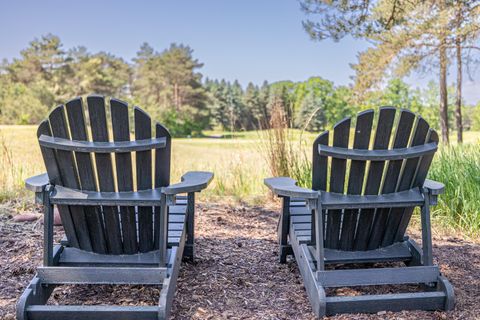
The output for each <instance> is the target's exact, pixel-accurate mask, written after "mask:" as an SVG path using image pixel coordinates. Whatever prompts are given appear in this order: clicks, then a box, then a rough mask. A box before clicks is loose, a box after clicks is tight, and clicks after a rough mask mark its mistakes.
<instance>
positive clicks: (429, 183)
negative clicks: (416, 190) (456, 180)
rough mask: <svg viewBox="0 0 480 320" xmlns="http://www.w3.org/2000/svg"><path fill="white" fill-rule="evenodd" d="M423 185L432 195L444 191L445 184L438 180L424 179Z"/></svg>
mask: <svg viewBox="0 0 480 320" xmlns="http://www.w3.org/2000/svg"><path fill="white" fill-rule="evenodd" d="M423 187H424V188H425V189H427V190H428V192H429V193H430V194H431V195H433V196H438V195H439V194H442V193H444V192H445V185H444V184H443V183H441V182H438V181H433V180H429V179H426V180H425V182H424V183H423Z"/></svg>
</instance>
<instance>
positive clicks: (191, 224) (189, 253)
mask: <svg viewBox="0 0 480 320" xmlns="http://www.w3.org/2000/svg"><path fill="white" fill-rule="evenodd" d="M186 214H187V221H186V223H187V226H186V231H187V239H186V243H185V249H184V251H183V257H184V258H187V259H190V260H193V259H194V258H195V193H194V192H190V193H188V196H187V212H186Z"/></svg>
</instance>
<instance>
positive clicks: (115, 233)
mask: <svg viewBox="0 0 480 320" xmlns="http://www.w3.org/2000/svg"><path fill="white" fill-rule="evenodd" d="M87 105H88V114H89V119H90V127H91V130H92V140H93V141H99V142H108V141H109V134H108V127H107V115H106V110H105V99H104V98H103V97H102V96H89V97H87ZM95 164H96V169H97V178H98V189H99V191H106V192H114V191H115V182H114V178H113V166H112V156H111V154H109V153H101V154H100V153H97V154H95ZM102 209H103V220H104V222H105V226H106V227H105V238H106V240H107V246H108V252H109V253H111V254H121V253H123V245H122V236H121V231H120V218H119V214H118V208H117V207H102Z"/></svg>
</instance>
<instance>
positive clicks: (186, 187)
mask: <svg viewBox="0 0 480 320" xmlns="http://www.w3.org/2000/svg"><path fill="white" fill-rule="evenodd" d="M212 179H213V173H212V172H206V171H190V172H187V173H186V174H184V175H183V176H182V182H180V183H176V184H172V185H169V186H168V187H164V188H162V192H163V193H164V194H166V195H175V194H179V193H190V192H200V191H202V190H203V189H205V188H206V187H208V185H209V184H210V182H212Z"/></svg>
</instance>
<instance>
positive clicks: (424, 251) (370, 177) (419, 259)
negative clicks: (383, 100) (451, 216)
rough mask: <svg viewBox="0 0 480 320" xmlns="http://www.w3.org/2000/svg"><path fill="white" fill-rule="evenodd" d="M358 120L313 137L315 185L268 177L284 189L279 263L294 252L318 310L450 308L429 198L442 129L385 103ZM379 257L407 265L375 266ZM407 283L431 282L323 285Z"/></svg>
mask: <svg viewBox="0 0 480 320" xmlns="http://www.w3.org/2000/svg"><path fill="white" fill-rule="evenodd" d="M396 114H397V117H396ZM395 118H397V119H395ZM374 120H375V121H374ZM351 122H352V121H351V119H350V118H347V119H344V120H343V121H340V122H339V123H337V124H336V125H335V126H334V129H333V139H331V140H332V142H329V140H330V133H329V132H328V131H326V132H324V133H322V134H320V135H319V136H318V137H317V138H316V140H315V142H314V143H313V163H312V171H313V172H312V173H313V177H312V189H306V188H301V187H299V186H297V185H296V181H295V180H293V179H291V178H287V177H278V178H269V179H266V180H265V184H266V185H267V186H268V187H269V188H270V189H271V190H272V191H273V192H274V193H275V194H276V195H278V196H280V197H281V198H283V207H282V214H281V216H280V222H279V227H278V239H279V244H280V262H282V263H284V262H285V261H286V256H287V255H289V254H292V253H293V255H294V256H295V259H296V261H297V264H298V266H299V269H300V273H301V275H302V277H303V280H304V283H305V288H306V290H307V294H308V297H309V300H310V303H311V304H312V307H313V310H314V313H315V314H316V315H317V316H319V317H320V316H324V315H331V314H337V313H357V312H368V313H370V312H378V311H383V310H390V311H399V310H411V309H424V310H437V309H444V310H450V309H452V308H453V306H454V295H453V288H452V286H451V285H450V283H449V282H448V281H447V279H445V278H444V277H443V276H442V275H441V274H440V272H439V269H438V266H435V265H434V264H433V260H432V239H431V227H430V206H431V205H435V204H436V203H437V197H438V195H439V194H441V193H442V192H443V190H444V186H443V185H442V184H441V183H439V182H434V181H431V180H427V179H426V176H427V172H428V169H429V167H430V164H431V161H432V158H433V155H434V153H435V151H436V150H437V144H438V136H437V133H436V132H435V131H434V130H433V129H431V128H430V127H429V125H428V124H427V122H426V121H425V120H424V119H423V118H421V117H419V116H416V115H415V114H413V113H411V112H410V111H408V110H400V111H398V112H397V110H396V109H395V108H392V107H384V108H381V109H380V111H379V113H378V116H377V117H376V116H375V113H374V111H372V110H368V111H364V112H362V113H359V114H358V116H357V118H356V123H355V131H353V130H352V131H351V128H350V127H351ZM374 122H375V123H376V126H374V125H373V123H374ZM351 132H352V134H353V139H352V140H350V139H349V137H350V135H351ZM415 207H420V208H421V226H422V246H421V247H420V246H419V245H417V244H416V243H415V241H413V240H412V239H410V238H408V237H407V236H405V232H406V229H407V226H408V224H409V221H410V218H411V216H412V213H413V210H414V208H415ZM378 262H400V265H401V267H385V268H372V267H371V265H372V264H373V263H378ZM402 262H404V264H403V263H402ZM359 264H360V265H361V266H363V268H359ZM326 265H328V269H326ZM340 265H342V266H343V268H341V269H339V268H338V267H339V266H340ZM369 266H370V268H369ZM345 267H350V268H349V269H348V268H347V269H346V268H345ZM352 267H353V268H352ZM401 284H420V286H419V287H420V288H423V289H424V290H422V291H421V292H416V291H415V292H409V293H391V294H375V295H373V294H372V295H368V294H364V295H358V296H338V295H337V296H335V295H329V296H327V295H326V291H325V288H339V287H354V286H355V287H357V286H360V287H361V286H375V285H401ZM404 288H405V287H404ZM329 290H330V291H332V290H335V289H329Z"/></svg>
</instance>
